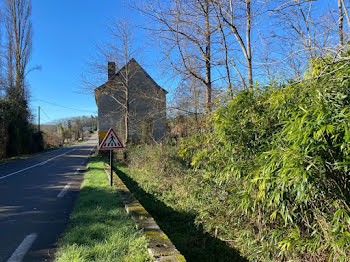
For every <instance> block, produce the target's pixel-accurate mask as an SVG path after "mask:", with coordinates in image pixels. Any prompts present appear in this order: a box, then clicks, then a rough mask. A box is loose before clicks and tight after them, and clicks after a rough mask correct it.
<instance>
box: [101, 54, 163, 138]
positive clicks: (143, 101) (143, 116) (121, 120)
mask: <svg viewBox="0 0 350 262" xmlns="http://www.w3.org/2000/svg"><path fill="white" fill-rule="evenodd" d="M167 93H168V92H167V91H166V90H164V89H163V88H161V87H160V86H159V85H158V84H157V83H156V82H155V81H154V80H153V79H152V78H151V77H150V76H149V74H148V73H147V72H146V71H145V70H144V69H143V68H142V67H141V66H140V65H139V64H138V63H137V62H136V60H135V59H134V58H132V59H131V60H130V61H129V62H128V63H127V64H125V65H124V66H123V67H122V68H121V69H120V70H119V71H118V72H116V65H115V63H114V62H108V80H107V82H106V83H104V84H103V85H101V86H99V87H97V88H96V89H95V100H96V104H97V108H98V120H97V125H98V126H97V127H98V130H99V138H100V141H101V139H102V138H103V137H104V135H105V134H106V132H107V131H108V130H109V129H110V128H111V127H113V128H114V130H115V131H116V133H117V134H118V136H119V137H120V138H121V139H122V141H123V142H125V136H126V132H125V126H126V125H127V126H128V130H129V139H128V140H134V141H145V142H150V141H157V142H160V141H162V140H163V139H164V138H165V135H166V94H167ZM127 108H128V110H127ZM126 112H129V113H128V114H127V120H128V121H127V122H126V118H125V116H126Z"/></svg>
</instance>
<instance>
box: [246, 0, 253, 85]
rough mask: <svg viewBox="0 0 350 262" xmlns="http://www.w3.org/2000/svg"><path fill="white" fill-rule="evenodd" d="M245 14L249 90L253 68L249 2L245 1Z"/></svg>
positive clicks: (248, 0)
mask: <svg viewBox="0 0 350 262" xmlns="http://www.w3.org/2000/svg"><path fill="white" fill-rule="evenodd" d="M246 14H247V29H246V40H247V47H246V48H247V70H248V84H249V88H253V68H252V48H251V42H250V31H251V14H250V0H246Z"/></svg>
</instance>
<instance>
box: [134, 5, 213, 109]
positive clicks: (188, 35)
mask: <svg viewBox="0 0 350 262" xmlns="http://www.w3.org/2000/svg"><path fill="white" fill-rule="evenodd" d="M139 10H140V11H141V12H142V13H144V14H146V15H147V16H148V17H149V18H151V19H152V21H154V22H156V24H157V26H156V27H152V28H148V29H151V30H152V32H154V33H155V34H156V35H157V36H158V37H160V39H162V41H163V47H164V55H165V57H166V58H167V60H168V61H169V62H170V64H171V66H172V68H173V69H174V70H175V71H176V72H177V73H178V74H180V75H181V78H182V79H183V80H184V81H187V79H188V78H195V79H197V80H199V81H200V82H201V83H202V84H203V85H204V86H205V96H206V109H207V110H208V111H211V110H212V90H213V79H212V68H213V54H212V53H213V36H214V34H215V33H216V31H217V28H215V24H214V23H213V6H212V2H211V1H210V0H192V1H184V0H175V1H159V0H150V1H148V3H147V5H146V7H145V8H139Z"/></svg>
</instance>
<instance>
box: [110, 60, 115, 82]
mask: <svg viewBox="0 0 350 262" xmlns="http://www.w3.org/2000/svg"><path fill="white" fill-rule="evenodd" d="M114 75H115V63H114V62H108V80H111V79H112V77H113V76H114Z"/></svg>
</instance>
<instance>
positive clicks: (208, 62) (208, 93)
mask: <svg viewBox="0 0 350 262" xmlns="http://www.w3.org/2000/svg"><path fill="white" fill-rule="evenodd" d="M210 44H211V43H210V24H209V0H206V1H205V82H206V83H205V88H206V106H207V110H208V111H209V112H211V110H212V101H211V96H212V86H211V54H210Z"/></svg>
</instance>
